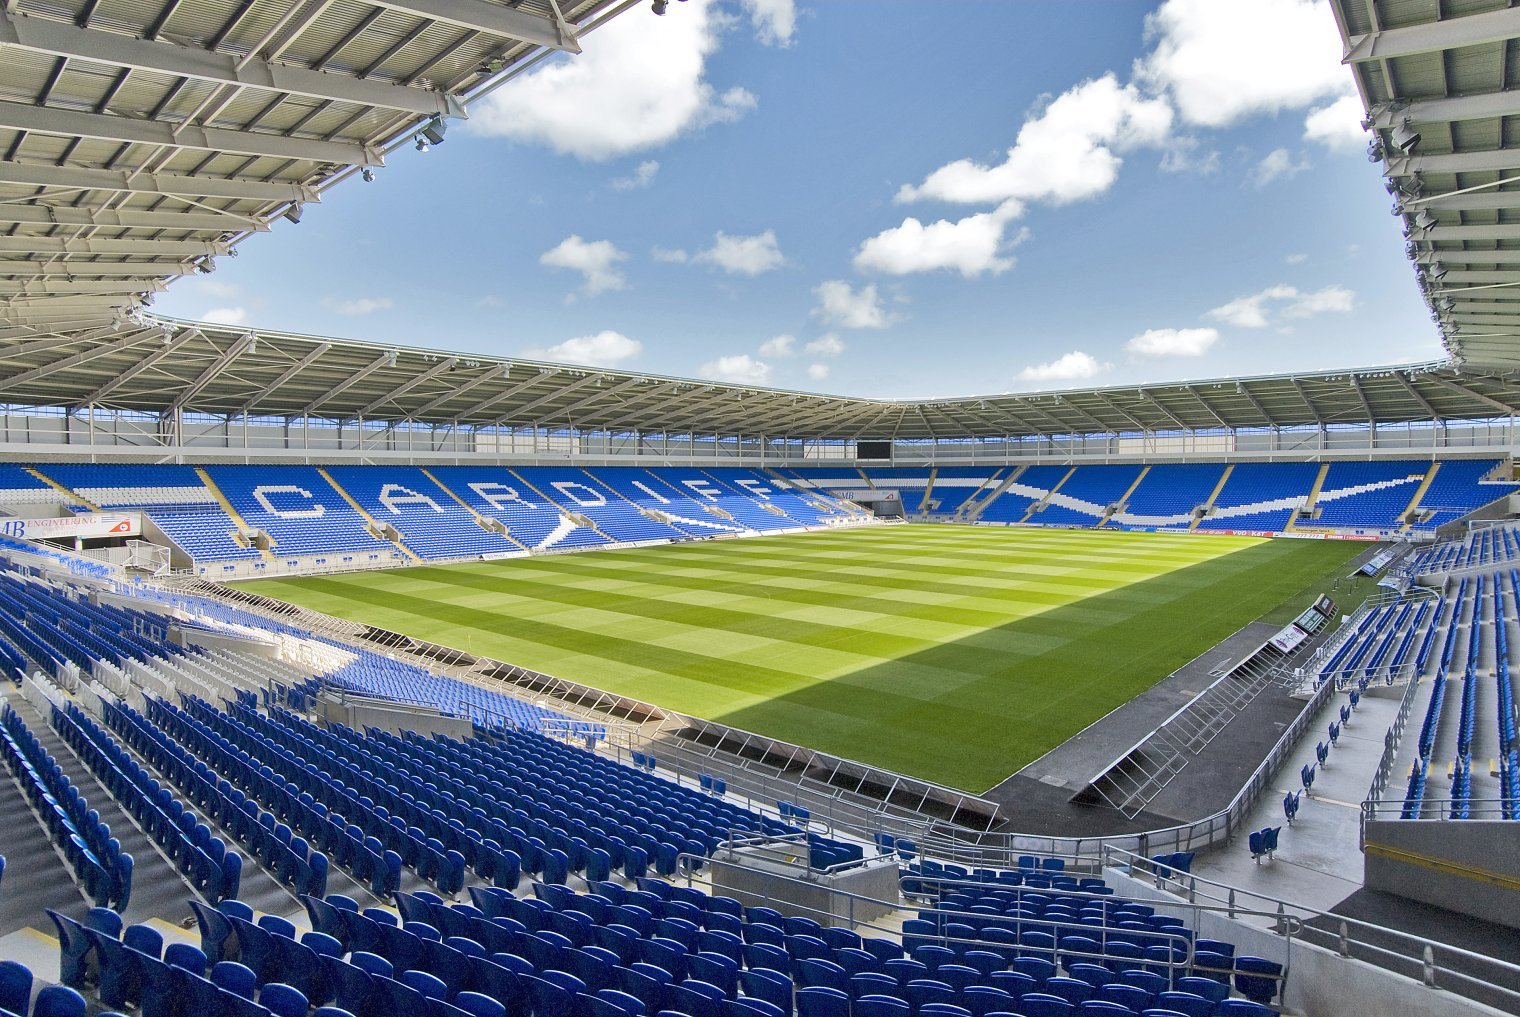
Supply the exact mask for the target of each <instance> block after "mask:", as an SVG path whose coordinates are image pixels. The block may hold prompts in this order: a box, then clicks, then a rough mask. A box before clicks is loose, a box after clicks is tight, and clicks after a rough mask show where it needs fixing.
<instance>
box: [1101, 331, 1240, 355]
mask: <svg viewBox="0 0 1520 1017" xmlns="http://www.w3.org/2000/svg"><path fill="white" fill-rule="evenodd" d="M1218 341H1219V330H1218V329H1217V328H1148V329H1146V330H1145V331H1144V332H1141V333H1140V334H1139V335H1137V336H1135V337H1134V338H1133V339H1131V340H1130V341H1129V342H1127V343H1125V344H1124V348H1125V350H1127V351H1128V352H1130V353H1133V354H1134V355H1135V356H1137V357H1201V356H1203V355H1204V354H1205V353H1207V352H1208V351H1209V347H1211V346H1213V345H1214V344H1215V343H1217V342H1218Z"/></svg>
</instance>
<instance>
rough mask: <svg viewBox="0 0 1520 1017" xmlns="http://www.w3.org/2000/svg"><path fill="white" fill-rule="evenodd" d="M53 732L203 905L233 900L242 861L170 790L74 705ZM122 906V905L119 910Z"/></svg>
mask: <svg viewBox="0 0 1520 1017" xmlns="http://www.w3.org/2000/svg"><path fill="white" fill-rule="evenodd" d="M52 725H53V729H54V730H55V731H57V732H58V736H59V737H60V738H62V739H63V741H64V744H66V745H68V746H69V747H70V748H71V749H73V750H74V754H75V755H77V756H78V757H79V758H80V760H81V761H82V762H83V763H84V765H85V766H86V767H88V768H89V769H90V771H91V772H92V773H94V774H95V776H96V777H97V778H99V780H100V782H101V783H102V784H104V785H105V787H106V790H107V791H109V792H110V793H111V797H113V798H114V799H116V801H117V803H118V804H119V805H120V806H121V807H122V808H123V809H125V810H126V812H127V814H128V815H130V816H131V817H132V818H133V820H134V821H135V822H136V823H137V825H138V826H140V827H141V828H142V830H143V832H144V833H146V834H147V835H148V837H149V838H151V839H152V840H153V841H154V842H155V843H156V844H158V846H159V847H160V848H161V849H162V850H163V853H164V855H165V857H167V858H168V859H169V861H170V862H171V863H172V864H173V865H175V866H176V867H178V869H179V870H180V872H181V873H182V874H183V875H184V876H185V878H186V879H188V880H189V881H190V884H191V885H192V886H194V887H195V889H196V890H197V891H198V892H199V893H200V894H201V895H203V896H204V897H205V898H206V899H207V900H212V901H216V900H221V899H222V898H224V897H236V896H237V893H238V886H239V883H240V881H241V876H242V872H243V858H242V856H241V855H239V854H238V853H237V852H236V851H229V850H227V845H226V844H225V843H224V842H223V841H222V839H221V838H220V837H216V836H213V835H212V833H211V829H210V828H209V827H207V826H206V825H205V824H204V823H199V822H197V821H196V818H195V813H193V812H190V811H188V810H186V809H185V807H184V804H183V803H182V802H180V801H179V800H178V799H176V798H175V797H174V796H173V794H172V792H170V791H169V789H168V788H164V787H160V786H159V783H158V782H157V781H156V780H154V779H153V778H151V777H150V776H149V775H148V774H147V772H146V771H145V770H143V768H142V767H141V766H139V765H138V763H137V761H136V760H134V759H133V758H132V757H131V756H129V755H128V754H127V753H126V751H125V750H123V749H122V747H121V746H120V745H118V744H116V742H115V740H114V739H112V738H111V737H110V736H109V735H107V734H106V733H105V732H103V731H101V730H100V728H99V727H98V726H96V724H95V722H94V721H92V720H91V719H90V718H89V717H88V716H86V715H85V713H84V711H83V710H81V709H80V708H79V706H78V705H77V704H75V703H69V704H68V705H67V707H66V708H64V709H60V708H59V707H58V706H54V707H53V709H52ZM122 906H124V904H123V905H122Z"/></svg>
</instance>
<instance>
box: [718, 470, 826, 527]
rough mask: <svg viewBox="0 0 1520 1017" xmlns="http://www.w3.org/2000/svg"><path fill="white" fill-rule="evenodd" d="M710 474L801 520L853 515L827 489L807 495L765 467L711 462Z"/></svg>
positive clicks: (817, 522)
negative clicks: (723, 464)
mask: <svg viewBox="0 0 1520 1017" xmlns="http://www.w3.org/2000/svg"><path fill="white" fill-rule="evenodd" d="M704 472H706V473H707V474H708V475H709V476H710V477H712V478H713V479H714V480H716V481H718V482H719V483H721V484H725V485H727V486H728V487H729V488H731V489H733V490H735V491H738V492H739V493H740V494H743V495H746V496H748V497H750V498H752V499H754V500H756V501H758V502H760V503H762V504H768V505H771V506H773V507H775V508H779V509H780V510H781V511H782V512H785V513H786V514H787V515H788V516H790V517H791V518H793V519H795V520H796V521H797V522H798V523H799V524H804V525H808V526H821V525H826V524H827V523H829V522H830V521H833V520H838V519H841V518H851V517H852V516H853V513H852V512H851V509H850V508H849V507H848V506H846V505H844V504H842V503H841V502H840V501H839V499H837V498H834V497H833V496H831V495H829V494H826V493H824V492H821V491H818V492H810V493H809V494H808V495H807V496H806V497H804V496H803V495H801V494H800V493H799V492H798V491H797V490H795V489H793V488H791V487H788V486H786V485H784V484H780V483H778V482H777V481H776V480H775V479H774V478H773V477H769V476H766V474H765V473H764V472H763V471H761V470H756V469H750V468H748V467H743V466H710V467H708V468H707V470H705V471H704Z"/></svg>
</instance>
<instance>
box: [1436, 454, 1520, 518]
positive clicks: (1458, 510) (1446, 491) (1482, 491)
mask: <svg viewBox="0 0 1520 1017" xmlns="http://www.w3.org/2000/svg"><path fill="white" fill-rule="evenodd" d="M1498 465H1499V464H1498V462H1497V461H1495V460H1493V459H1445V460H1442V461H1441V464H1440V466H1439V467H1437V469H1436V475H1435V478H1434V479H1433V480H1431V482H1430V487H1428V488H1426V489H1425V495H1424V497H1422V498H1421V499H1420V508H1422V509H1427V510H1429V511H1431V512H1433V513H1434V515H1432V516H1431V517H1430V518H1429V519H1426V520H1425V521H1423V522H1421V523H1419V524H1418V525H1417V526H1416V529H1420V530H1433V529H1435V528H1436V527H1438V526H1441V525H1444V524H1445V523H1449V522H1452V521H1453V520H1456V519H1460V518H1461V517H1462V516H1465V515H1467V514H1468V513H1469V512H1471V511H1473V510H1474V509H1476V508H1481V507H1482V506H1484V505H1487V504H1488V503H1489V502H1492V501H1494V500H1495V499H1497V498H1502V497H1504V496H1505V495H1510V494H1514V493H1515V492H1516V491H1520V484H1515V483H1514V482H1512V481H1505V480H1492V481H1489V482H1487V483H1484V482H1483V478H1484V477H1486V476H1488V475H1489V474H1490V473H1493V472H1494V470H1495V468H1496V467H1497V466H1498Z"/></svg>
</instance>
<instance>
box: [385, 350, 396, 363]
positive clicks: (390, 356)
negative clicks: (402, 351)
mask: <svg viewBox="0 0 1520 1017" xmlns="http://www.w3.org/2000/svg"><path fill="white" fill-rule="evenodd" d="M385 366H386V367H395V366H396V351H395V350H391V351H390V352H389V353H387V354H386V355H385Z"/></svg>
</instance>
